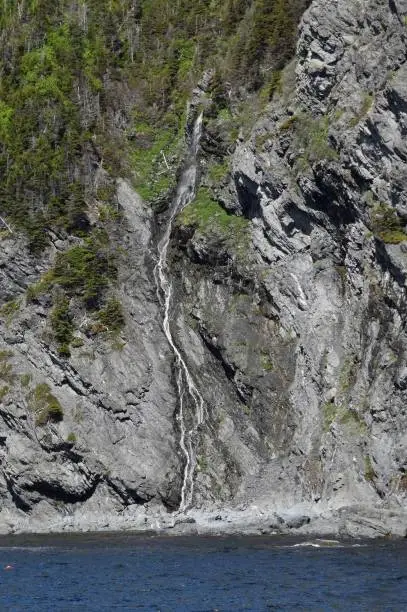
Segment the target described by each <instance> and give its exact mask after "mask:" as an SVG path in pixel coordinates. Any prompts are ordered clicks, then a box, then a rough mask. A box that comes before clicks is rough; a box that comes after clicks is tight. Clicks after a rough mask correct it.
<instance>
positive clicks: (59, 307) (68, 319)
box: [51, 295, 74, 357]
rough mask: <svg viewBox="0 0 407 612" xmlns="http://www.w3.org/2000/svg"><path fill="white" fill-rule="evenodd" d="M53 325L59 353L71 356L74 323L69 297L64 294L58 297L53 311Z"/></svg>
mask: <svg viewBox="0 0 407 612" xmlns="http://www.w3.org/2000/svg"><path fill="white" fill-rule="evenodd" d="M51 327H52V331H53V333H54V337H55V340H56V341H57V343H58V352H59V354H60V355H61V356H63V357H70V355H71V353H70V350H69V345H70V343H71V341H72V338H73V330H74V325H73V322H72V315H71V313H70V311H69V299H68V298H67V297H66V296H64V295H61V296H59V297H58V298H57V300H56V303H55V306H54V308H53V309H52V311H51Z"/></svg>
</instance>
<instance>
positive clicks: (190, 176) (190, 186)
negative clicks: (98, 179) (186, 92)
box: [154, 113, 204, 512]
mask: <svg viewBox="0 0 407 612" xmlns="http://www.w3.org/2000/svg"><path fill="white" fill-rule="evenodd" d="M202 118H203V117H202V113H201V114H200V115H199V116H198V117H197V119H196V120H195V123H194V126H193V130H192V134H191V140H190V144H189V150H188V156H187V159H186V162H185V167H184V169H183V171H182V173H181V176H180V180H179V182H178V187H177V190H176V193H175V196H174V198H173V200H172V203H171V206H170V210H169V216H168V219H167V223H166V228H165V231H164V233H163V235H162V237H161V239H160V240H159V242H158V246H157V251H158V262H157V265H156V266H155V269H154V277H155V281H156V285H157V296H158V299H159V301H160V303H161V305H162V308H163V313H164V316H163V330H164V333H165V336H166V338H167V340H168V343H169V345H170V347H171V350H172V351H173V353H174V357H175V368H176V384H177V392H178V401H179V410H178V415H177V420H178V423H179V428H180V447H181V451H182V453H183V454H184V457H185V465H184V473H183V482H182V489H181V503H180V507H179V511H180V512H185V511H186V510H187V509H188V507H189V506H190V505H191V503H192V496H193V487H194V472H195V466H196V458H195V455H194V436H195V435H196V432H197V429H198V427H199V425H201V424H202V422H203V420H204V400H203V397H202V395H201V394H200V392H199V390H198V388H197V386H196V384H195V382H194V380H193V377H192V375H191V373H190V371H189V369H188V366H187V364H186V361H185V359H184V358H183V357H182V355H181V352H180V350H179V349H178V347H177V345H176V343H175V340H174V337H173V335H172V332H171V316H172V313H171V308H172V283H171V279H170V277H169V273H168V265H167V253H168V246H169V242H170V236H171V230H172V226H173V222H174V219H175V217H176V215H177V214H178V213H179V212H180V211H181V210H182V209H183V208H185V206H187V204H189V203H190V202H191V201H192V200H193V198H194V196H195V190H196V177H197V157H198V150H199V143H200V138H201V133H202ZM188 400H189V401H190V402H191V404H190V405H191V408H192V409H193V410H192V422H191V423H189V420H188V419H187V415H186V410H187V407H188V405H189V403H188Z"/></svg>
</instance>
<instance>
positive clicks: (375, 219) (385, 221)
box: [371, 203, 407, 244]
mask: <svg viewBox="0 0 407 612" xmlns="http://www.w3.org/2000/svg"><path fill="white" fill-rule="evenodd" d="M371 226H372V231H373V233H374V235H375V236H376V237H377V238H379V239H380V240H382V241H383V242H385V243H386V244H399V243H400V242H404V241H405V240H407V234H406V233H405V231H404V227H403V223H402V221H401V219H400V217H399V216H398V215H397V212H396V210H395V209H394V208H393V207H392V206H388V205H387V204H383V203H379V204H377V205H376V206H375V207H374V208H373V211H372V214H371Z"/></svg>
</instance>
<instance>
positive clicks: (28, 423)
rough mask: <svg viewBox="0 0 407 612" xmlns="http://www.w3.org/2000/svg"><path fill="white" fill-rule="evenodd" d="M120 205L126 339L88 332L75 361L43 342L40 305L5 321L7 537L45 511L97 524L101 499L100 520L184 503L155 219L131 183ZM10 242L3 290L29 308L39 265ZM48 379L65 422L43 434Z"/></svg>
mask: <svg viewBox="0 0 407 612" xmlns="http://www.w3.org/2000/svg"><path fill="white" fill-rule="evenodd" d="M118 198H119V202H120V204H121V206H122V209H123V211H124V224H123V226H122V228H121V232H122V239H121V240H122V245H123V249H125V250H126V258H125V264H123V265H121V267H120V270H119V285H120V290H121V296H120V298H121V301H122V303H123V305H124V307H125V311H126V313H127V316H126V334H125V337H123V338H121V339H120V341H116V345H117V346H113V347H112V346H110V345H109V343H108V342H105V341H103V340H101V341H96V342H95V340H92V341H91V340H90V339H89V338H87V336H86V335H85V334H81V339H82V346H80V347H78V348H76V349H73V351H72V357H71V358H70V360H69V363H68V362H67V361H66V360H64V359H61V358H60V357H59V356H58V355H57V354H56V353H55V352H53V350H52V348H50V347H49V346H48V344H47V342H46V332H47V330H46V323H45V311H44V308H43V307H42V306H41V304H40V303H38V302H37V303H33V304H30V305H28V306H25V307H23V306H21V308H20V310H18V309H17V307H16V309H15V312H12V313H11V314H9V315H7V316H4V317H2V320H1V335H2V342H1V347H0V349H1V353H0V366H1V372H0V376H1V379H2V380H1V387H2V389H4V392H3V393H2V396H1V409H0V410H1V417H2V418H1V420H0V423H1V430H0V440H1V480H0V482H1V485H0V487H1V493H2V510H1V512H0V525H1V528H2V529H3V530H7V529H9V528H12V525H16V526H17V528H19V527H18V526H19V525H20V524H21V521H23V524H25V523H24V520H25V516H26V515H27V516H28V517H34V519H33V518H31V519H30V520H29V522H28V524H30V521H31V523H32V522H33V520H35V517H41V516H42V514H41V513H42V512H43V509H42V510H41V511H40V510H39V507H40V506H41V507H42V506H43V504H44V503H46V504H48V506H50V508H51V511H52V512H51V515H52V518H53V521H57V522H58V524H60V526H64V523H61V522H60V521H61V517H60V514H61V512H62V516H63V517H64V520H65V523H66V525H67V528H69V526H70V525H71V527H72V528H74V527H75V521H77V520H78V521H82V522H84V526H86V525H89V524H91V525H92V524H94V525H95V526H97V525H98V524H99V523H97V521H96V522H95V521H93V520H92V518H90V519H89V518H87V516H88V515H87V513H88V506H89V507H90V508H93V507H94V505H95V500H96V499H97V500H98V503H97V507H98V514H99V515H101V516H104V518H103V523H104V524H105V523H106V522H107V523H109V516H115V515H117V513H118V512H120V513H123V512H127V511H129V509H130V510H131V512H132V513H133V514H135V515H137V508H138V507H139V506H140V508H142V510H143V512H144V509H143V506H144V505H145V504H148V502H151V503H153V502H155V501H157V503H158V502H159V503H160V504H164V506H167V507H169V508H174V507H176V506H177V504H178V497H179V488H180V482H179V481H180V478H181V468H180V459H179V456H178V447H177V436H176V433H175V431H174V421H173V415H174V411H175V404H176V397H175V391H174V387H173V383H172V372H171V355H170V352H169V348H168V346H167V343H166V340H165V337H164V335H163V333H162V332H161V327H160V313H159V306H158V303H157V298H156V294H155V286H154V283H153V281H152V276H151V271H152V265H153V262H152V259H151V255H150V254H149V242H150V239H151V213H150V212H149V211H148V209H147V208H146V207H145V206H144V204H143V203H142V202H141V201H140V199H139V197H138V196H137V194H135V193H134V191H133V190H132V189H131V188H130V186H129V185H128V184H127V183H126V182H124V181H120V182H119V184H118ZM3 244H4V252H3V253H4V255H3V254H2V257H3V262H2V274H3V278H4V279H5V281H6V282H4V283H3V285H2V290H4V292H5V295H6V296H7V297H8V298H9V297H11V296H12V297H13V298H14V299H17V300H18V299H21V302H22V305H23V304H24V298H23V297H19V296H22V291H23V290H24V289H25V288H26V287H27V285H28V284H30V283H31V282H32V280H34V279H35V280H37V278H38V272H39V271H41V266H40V264H38V266H36V265H32V267H31V261H30V260H29V259H28V258H27V255H26V253H25V251H24V248H23V245H21V244H19V245H15V244H14V243H13V242H12V240H10V239H8V240H6V239H5V240H3ZM79 329H81V325H79ZM44 383H45V384H46V385H48V387H49V392H50V393H51V394H52V395H53V396H54V397H55V398H56V399H57V400H58V401H59V403H60V405H61V408H62V411H63V418H62V420H61V421H60V422H51V421H49V422H48V423H47V424H46V425H43V426H37V425H36V420H37V419H38V410H41V408H42V405H41V403H42V404H44V398H43V397H39V398H38V397H37V396H36V394H38V389H41V385H44ZM36 397H37V399H36ZM38 404H39V405H38ZM16 508H17V509H18V510H19V511H20V512H17V513H16ZM93 512H94V510H93V511H92V512H91V517H92V516H93ZM10 517H11V518H10ZM106 517H107V518H106ZM50 524H51V525H52V521H51V523H50Z"/></svg>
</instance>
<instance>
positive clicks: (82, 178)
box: [0, 0, 307, 251]
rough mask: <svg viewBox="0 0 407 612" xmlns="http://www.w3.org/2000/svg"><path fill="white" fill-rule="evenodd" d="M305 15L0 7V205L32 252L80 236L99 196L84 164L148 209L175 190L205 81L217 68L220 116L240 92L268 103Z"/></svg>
mask: <svg viewBox="0 0 407 612" xmlns="http://www.w3.org/2000/svg"><path fill="white" fill-rule="evenodd" d="M306 4H307V0H226V1H225V2H219V3H216V2H208V0H196V1H195V2H191V1H190V0H179V2H176V3H174V2H170V1H169V0H141V1H140V2H137V3H136V2H134V0H114V1H110V0H109V1H107V0H78V2H75V3H72V2H70V1H69V0H61V1H60V2H57V3H56V2H51V1H50V0H35V1H32V2H23V3H16V2H4V3H3V5H2V9H1V11H0V31H1V32H2V45H3V46H2V51H3V52H2V57H1V59H0V71H1V74H2V81H1V85H0V143H1V144H0V177H1V179H0V197H1V200H2V205H3V208H4V213H5V216H6V218H7V219H8V220H9V221H10V222H11V223H13V225H15V226H16V227H18V228H20V229H22V230H24V231H25V232H26V234H27V236H28V238H29V241H30V244H31V248H32V249H33V250H37V251H40V250H41V249H42V248H43V247H44V246H45V245H46V244H47V242H48V234H49V230H51V229H54V230H55V229H56V230H57V231H59V232H68V233H74V234H79V235H85V234H86V233H87V232H88V231H89V226H90V222H89V218H88V215H87V212H88V205H89V203H90V202H91V201H92V199H93V198H95V197H96V198H97V194H96V193H95V187H94V186H93V182H92V181H91V180H89V174H90V173H91V172H93V170H91V166H92V165H93V166H97V165H99V166H103V168H104V169H105V170H107V171H108V173H109V174H110V176H111V177H113V178H114V177H115V176H117V175H119V174H122V175H123V174H129V173H130V172H131V173H132V175H134V176H135V177H136V183H137V186H138V187H139V189H140V191H141V193H142V194H143V195H144V196H145V197H146V198H148V199H156V198H158V197H159V196H160V195H161V194H162V193H163V192H165V191H166V190H167V189H169V188H171V186H172V184H173V177H174V174H175V173H174V167H173V166H171V161H175V160H176V158H177V156H178V155H179V152H180V149H179V147H180V143H181V140H182V137H183V128H184V125H185V109H186V102H187V100H188V99H189V98H190V94H191V91H192V89H193V87H194V86H195V85H196V83H197V81H198V80H199V78H200V77H201V75H202V73H203V72H204V70H206V69H208V68H212V67H213V66H214V65H215V66H217V75H215V78H214V80H213V84H212V85H213V87H212V96H213V99H214V104H215V107H216V108H217V109H218V111H220V110H222V109H226V108H227V107H228V104H229V102H228V100H229V97H228V92H229V90H230V89H232V90H234V91H239V88H240V87H241V86H242V85H243V86H244V87H245V88H246V89H248V90H251V91H259V92H260V96H261V97H262V98H263V99H266V100H267V99H269V98H270V97H271V96H272V95H273V94H274V92H275V91H278V89H279V87H280V77H281V68H282V67H283V66H284V65H285V63H286V62H287V60H288V59H289V58H290V57H291V56H292V55H293V52H294V48H295V42H296V35H297V24H298V21H299V18H300V16H301V14H302V12H303V10H304V8H305V7H306ZM226 84H227V85H226ZM163 154H164V155H165V158H164V155H163ZM166 159H167V161H166ZM167 164H168V165H167ZM168 166H169V167H168Z"/></svg>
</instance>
